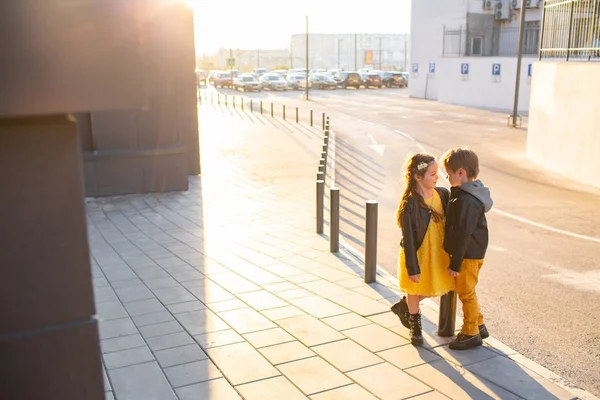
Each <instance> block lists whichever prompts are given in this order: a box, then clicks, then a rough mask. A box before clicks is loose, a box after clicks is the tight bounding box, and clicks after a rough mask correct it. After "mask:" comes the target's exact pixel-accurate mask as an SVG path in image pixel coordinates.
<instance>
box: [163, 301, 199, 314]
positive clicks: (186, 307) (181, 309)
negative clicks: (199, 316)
mask: <svg viewBox="0 0 600 400" xmlns="http://www.w3.org/2000/svg"><path fill="white" fill-rule="evenodd" d="M167 309H168V310H169V311H170V312H171V313H173V314H181V313H185V312H190V311H199V310H204V309H206V306H205V305H204V303H202V302H201V301H198V300H193V301H186V302H184V303H176V304H167Z"/></svg>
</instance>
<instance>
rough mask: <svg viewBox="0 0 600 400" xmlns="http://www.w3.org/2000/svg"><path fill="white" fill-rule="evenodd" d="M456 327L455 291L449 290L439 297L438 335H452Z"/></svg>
mask: <svg viewBox="0 0 600 400" xmlns="http://www.w3.org/2000/svg"><path fill="white" fill-rule="evenodd" d="M455 329H456V293H454V292H453V291H450V292H448V293H446V294H445V295H443V296H442V297H441V299H440V316H439V320H438V332H437V334H438V336H443V337H451V336H454V331H455Z"/></svg>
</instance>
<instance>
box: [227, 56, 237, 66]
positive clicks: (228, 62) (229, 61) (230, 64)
mask: <svg viewBox="0 0 600 400" xmlns="http://www.w3.org/2000/svg"><path fill="white" fill-rule="evenodd" d="M227 66H228V67H235V58H228V59H227Z"/></svg>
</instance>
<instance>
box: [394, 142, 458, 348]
mask: <svg viewBox="0 0 600 400" xmlns="http://www.w3.org/2000/svg"><path fill="white" fill-rule="evenodd" d="M405 170H406V171H405V172H406V175H405V180H406V188H405V189H404V193H403V194H402V200H401V201H400V206H399V207H398V210H397V211H396V219H397V222H398V226H399V227H400V228H401V229H402V242H400V245H401V250H400V268H399V271H398V275H399V276H400V290H402V291H403V292H405V293H406V294H407V295H408V298H407V297H406V296H405V297H403V298H402V300H400V301H399V302H398V303H396V304H394V305H393V306H392V311H393V312H394V313H395V314H396V315H398V317H400V321H401V322H402V325H404V326H406V327H407V328H409V329H410V341H411V343H412V344H413V345H415V346H420V345H422V344H423V335H422V333H421V313H420V311H419V303H420V302H421V300H422V299H424V298H426V297H432V296H441V295H443V294H446V293H448V292H449V291H451V290H454V285H455V280H454V278H452V277H451V276H450V274H448V272H447V271H446V268H447V266H448V265H449V263H450V257H449V256H448V254H447V253H446V252H445V251H444V214H445V209H446V205H447V203H448V197H449V192H448V189H445V188H442V187H436V186H435V185H436V183H437V180H438V164H437V162H436V161H435V158H434V157H432V156H431V155H429V154H422V153H416V154H413V155H412V156H411V157H410V158H409V159H408V160H407V161H406V164H405Z"/></svg>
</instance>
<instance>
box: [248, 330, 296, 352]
mask: <svg viewBox="0 0 600 400" xmlns="http://www.w3.org/2000/svg"><path fill="white" fill-rule="evenodd" d="M244 339H246V340H247V341H248V342H250V344H251V345H252V346H254V347H256V348H260V347H265V346H272V345H274V344H280V343H285V342H293V341H295V340H296V339H294V337H293V336H291V335H290V334H289V333H287V332H286V331H284V330H283V329H281V328H273V329H267V330H264V331H259V332H254V333H248V334H246V335H244Z"/></svg>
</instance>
